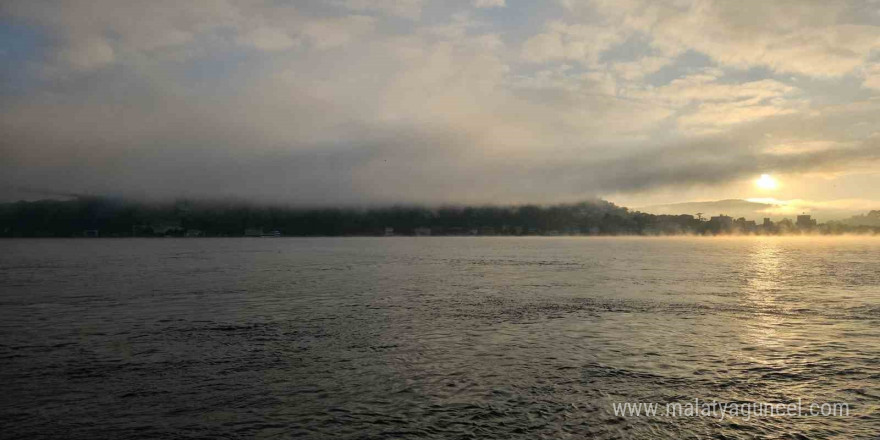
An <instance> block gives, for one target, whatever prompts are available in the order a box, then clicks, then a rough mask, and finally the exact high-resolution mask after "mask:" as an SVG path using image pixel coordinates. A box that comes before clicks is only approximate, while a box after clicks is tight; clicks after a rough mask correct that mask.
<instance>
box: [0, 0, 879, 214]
mask: <svg viewBox="0 0 880 440" xmlns="http://www.w3.org/2000/svg"><path fill="white" fill-rule="evenodd" d="M0 132H2V138H0V193H2V194H3V195H4V196H5V197H7V198H9V197H15V196H17V195H18V194H21V193H23V192H28V193H33V194H37V193H43V194H51V193H73V194H95V195H99V194H100V195H117V196H125V197H141V198H149V199H162V198H179V197H188V198H230V197H231V198H239V199H248V200H256V201H261V202H276V203H292V204H301V205H373V204H389V203H400V204H413V203H414V204H448V203H456V204H484V203H491V204H519V203H542V204H549V203H559V202H572V201H578V200H584V199H589V198H592V197H602V198H605V199H608V200H611V201H613V202H615V203H618V204H621V205H625V206H647V205H658V204H666V203H675V202H689V201H706V200H719V199H752V200H763V201H768V200H769V201H773V202H778V203H783V204H789V205H791V206H794V207H796V209H797V210H803V211H804V212H808V211H809V212H816V211H821V210H822V209H832V208H833V209H836V210H838V211H839V210H851V211H853V212H864V211H867V210H869V209H880V167H878V165H880V1H878V0H860V1H829V0H820V1H810V0H798V1H787V0H779V1H772V2H769V1H766V0H740V1H735V2H734V1H711V0H693V1H690V0H675V1H653V0H594V1H575V0H548V1H541V2H537V1H532V0H396V1H395V0H324V1H315V0H299V1H284V0H241V1H233V0H190V1H183V2H182V1H178V0H153V1H149V2H145V1H139V0H88V1H87V0H58V1H48V0H23V1H19V0H5V1H3V2H2V4H0ZM762 174H768V175H769V176H771V177H772V178H773V179H774V180H775V181H776V182H777V183H778V185H776V188H766V187H765V188H761V187H759V186H757V185H755V183H754V182H755V181H756V179H758V178H759V177H760V176H761V175H762ZM765 186H766V185H765Z"/></svg>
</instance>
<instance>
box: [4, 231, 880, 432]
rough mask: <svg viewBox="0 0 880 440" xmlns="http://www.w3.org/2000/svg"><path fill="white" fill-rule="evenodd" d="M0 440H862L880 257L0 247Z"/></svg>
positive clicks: (821, 244)
mask: <svg viewBox="0 0 880 440" xmlns="http://www.w3.org/2000/svg"><path fill="white" fill-rule="evenodd" d="M651 405H653V408H655V410H656V412H655V413H651V414H646V413H645V409H646V408H647V409H648V410H650V408H651V407H652V406H651ZM734 407H736V408H737V412H736V414H733V412H732V409H733V408H734ZM783 407H784V410H785V411H788V410H789V409H790V408H798V411H799V412H796V413H792V412H790V411H789V412H785V413H781V412H780V411H782V408H783ZM633 408H638V409H639V413H638V414H635V412H634V411H633ZM669 408H672V413H671V414H670V413H669V412H668V409H669ZM688 408H691V409H692V410H696V411H690V412H688ZM712 408H714V410H712ZM721 408H724V411H726V412H725V413H724V414H721V413H720V409H721ZM746 408H748V410H746ZM768 408H774V409H777V410H779V411H776V412H775V413H774V412H773V411H772V410H770V411H769V412H768V411H767V409H768ZM624 409H629V412H627V411H622V410H624ZM679 409H680V411H679ZM811 409H812V410H815V411H816V413H815V414H814V413H813V412H811ZM844 409H845V410H846V411H845V412H844ZM0 438H10V439H11V438H72V439H98V438H109V439H134V438H144V439H147V438H150V439H152V438H206V439H208V438H210V439H223V438H310V439H311V438H314V439H544V438H546V439H569V438H570V439H584V438H598V439H617V438H639V439H661V438H700V439H707V438H712V439H751V438H768V439H825V438H829V439H830V438H841V439H844V438H846V439H850V438H863V439H876V438H880V238H872V237H724V238H722V237H671V238H647V237H374V238H178V239H174V238H166V239H135V238H130V239H111V238H99V239H85V238H83V239H33V240H32V239H11V240H2V241H0Z"/></svg>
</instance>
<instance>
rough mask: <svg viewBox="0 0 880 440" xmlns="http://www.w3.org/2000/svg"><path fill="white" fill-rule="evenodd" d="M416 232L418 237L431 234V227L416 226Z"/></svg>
mask: <svg viewBox="0 0 880 440" xmlns="http://www.w3.org/2000/svg"><path fill="white" fill-rule="evenodd" d="M415 234H416V236H417V237H422V236H430V235H431V228H425V227H421V228H416V229H415Z"/></svg>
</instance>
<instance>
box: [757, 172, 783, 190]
mask: <svg viewBox="0 0 880 440" xmlns="http://www.w3.org/2000/svg"><path fill="white" fill-rule="evenodd" d="M755 186H757V187H758V188H761V189H764V190H771V189H776V188H778V187H779V182H777V181H776V179H774V178H773V177H772V176H771V175H769V174H761V177H760V178H759V179H758V180H756V181H755Z"/></svg>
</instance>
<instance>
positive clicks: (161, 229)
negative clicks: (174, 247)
mask: <svg viewBox="0 0 880 440" xmlns="http://www.w3.org/2000/svg"><path fill="white" fill-rule="evenodd" d="M150 228H151V229H152V230H153V234H156V235H169V234H174V233H175V232H178V231H181V230H182V229H183V228H182V227H181V225H180V222H178V221H170V222H158V223H153V224H152V225H150ZM181 232H182V231H181Z"/></svg>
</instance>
